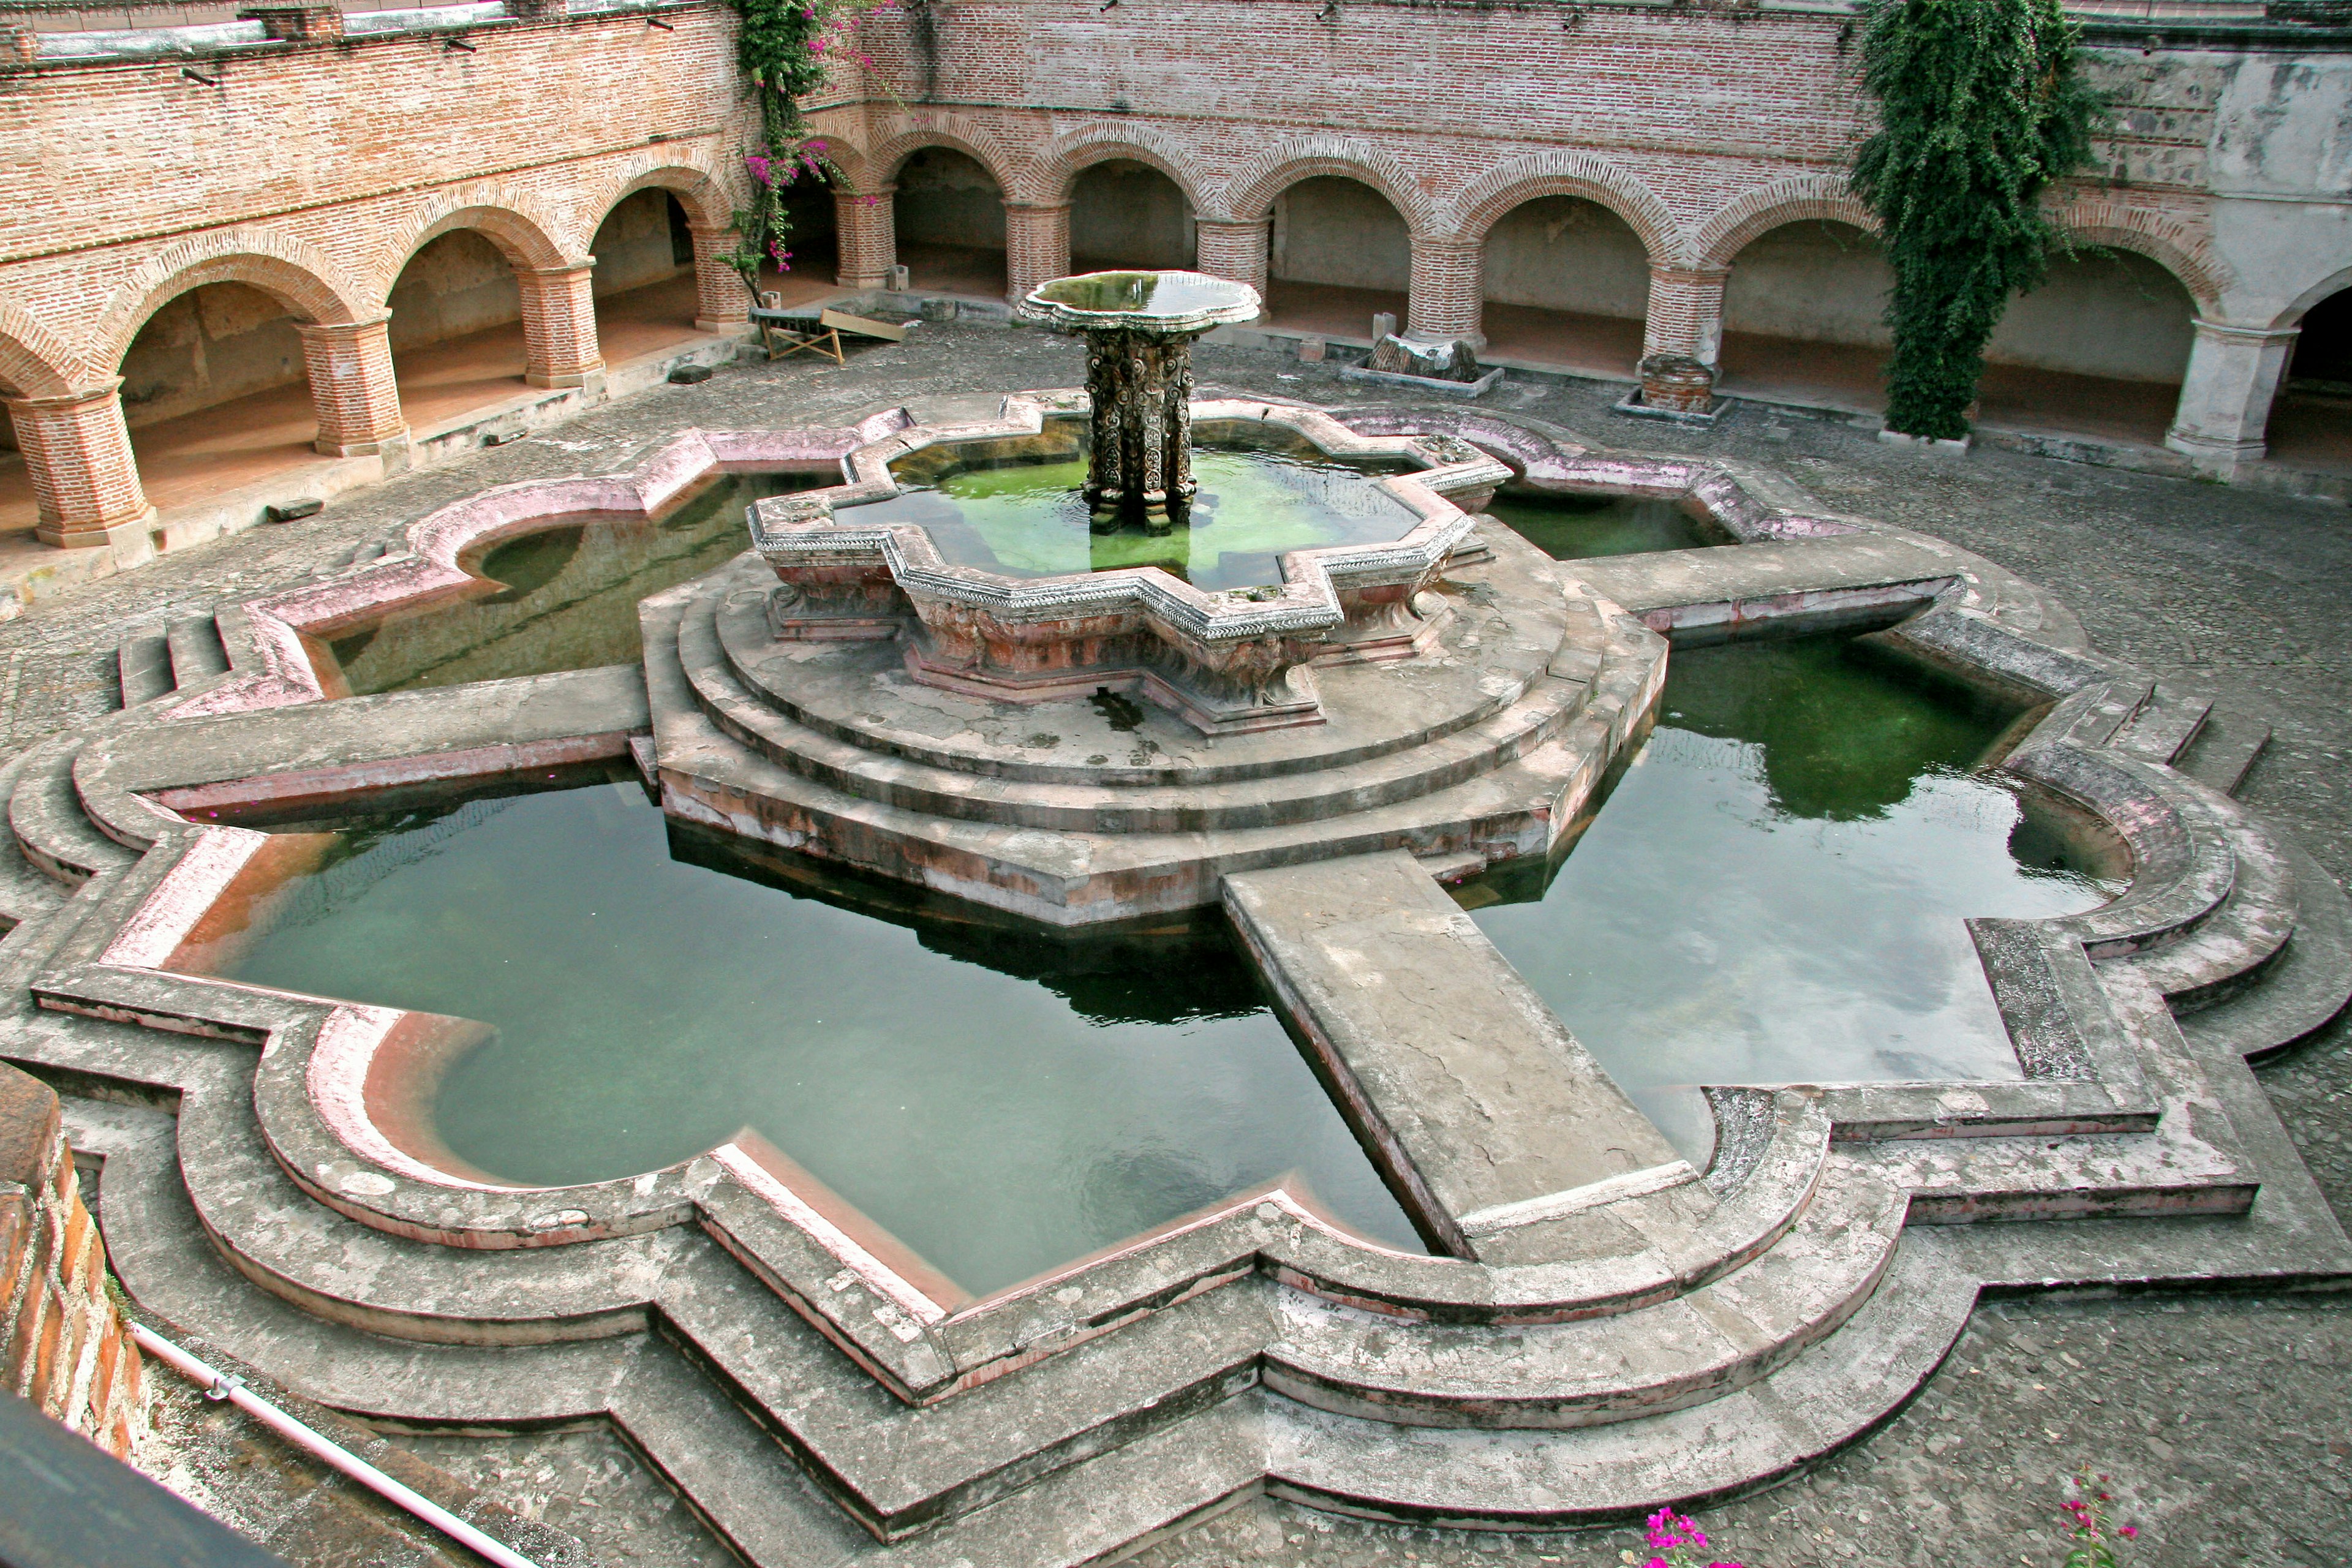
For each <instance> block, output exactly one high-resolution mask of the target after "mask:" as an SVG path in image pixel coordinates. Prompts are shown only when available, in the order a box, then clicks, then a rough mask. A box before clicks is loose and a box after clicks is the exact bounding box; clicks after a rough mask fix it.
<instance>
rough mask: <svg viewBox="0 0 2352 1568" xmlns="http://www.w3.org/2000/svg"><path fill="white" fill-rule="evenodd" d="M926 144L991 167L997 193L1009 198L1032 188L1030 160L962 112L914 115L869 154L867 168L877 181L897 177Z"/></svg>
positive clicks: (878, 182)
mask: <svg viewBox="0 0 2352 1568" xmlns="http://www.w3.org/2000/svg"><path fill="white" fill-rule="evenodd" d="M926 147H944V148H946V149H947V150H948V151H949V152H950V153H962V154H963V155H964V156H965V157H967V158H970V159H971V161H972V162H973V163H978V164H979V165H980V166H981V167H982V168H983V169H985V170H987V171H988V177H989V178H990V179H992V180H994V181H995V182H996V190H997V194H998V195H1000V196H1002V197H1003V199H1004V200H1006V201H1008V202H1009V201H1011V200H1013V192H1015V191H1020V190H1026V189H1027V188H1028V184H1029V182H1027V181H1026V180H1024V179H1023V178H1022V175H1023V174H1024V172H1025V168H1026V165H1027V163H1029V160H1028V159H1026V158H1024V157H1022V156H1021V155H1020V154H1019V153H1015V152H1013V149H1011V148H1010V147H1007V146H1005V145H1004V144H1003V142H1000V141H998V140H997V138H996V136H995V135H994V133H993V132H990V131H989V129H988V128H987V127H986V126H983V125H982V124H980V123H979V122H977V121H971V120H968V119H966V118H965V117H964V116H962V115H961V114H928V113H918V114H916V115H915V116H913V117H912V119H911V120H909V121H908V122H907V124H906V125H905V127H904V128H903V129H901V130H900V131H898V132H897V133H896V134H895V135H893V136H891V137H890V138H888V139H887V141H885V142H882V144H881V145H880V146H878V147H877V148H875V149H874V151H873V152H872V153H871V154H869V155H868V158H867V161H866V168H867V170H868V172H869V173H870V174H872V175H873V176H874V183H875V184H887V183H889V182H891V181H894V180H896V179H897V178H898V166H899V165H900V164H902V163H905V162H906V161H907V160H908V159H909V158H911V157H913V156H914V155H915V154H916V153H919V152H921V151H922V150H923V149H924V148H926Z"/></svg>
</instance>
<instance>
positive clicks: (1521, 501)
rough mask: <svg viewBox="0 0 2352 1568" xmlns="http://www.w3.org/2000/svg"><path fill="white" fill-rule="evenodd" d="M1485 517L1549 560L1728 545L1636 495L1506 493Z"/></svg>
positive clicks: (1711, 530) (1726, 538)
mask: <svg viewBox="0 0 2352 1568" xmlns="http://www.w3.org/2000/svg"><path fill="white" fill-rule="evenodd" d="M1486 515H1487V516H1488V517H1491V518H1494V519H1495V520H1496V521H1499V522H1503V523H1507V524H1508V525H1509V526H1510V527H1511V528H1512V529H1513V530H1515V531H1517V532H1518V533H1519V534H1520V535H1522V536H1523V537H1525V538H1526V539H1527V541H1528V542H1529V543H1530V544H1533V545H1534V546H1535V547H1536V548H1537V549H1538V550H1540V551H1542V552H1544V553H1545V554H1547V555H1549V556H1550V557H1551V558H1552V559H1553V560H1555V561H1585V560H1590V559H1591V558H1592V557H1594V556H1598V555H1639V554H1643V553H1646V552H1649V551H1653V550H1698V549H1703V548H1706V547H1707V546H1709V545H1717V544H1729V543H1732V542H1733V540H1732V538H1731V536H1730V535H1729V534H1727V533H1725V532H1723V531H1719V530H1718V529H1717V528H1716V527H1714V526H1713V525H1712V524H1708V523H1703V522H1701V521H1698V520H1697V519H1696V518H1694V517H1692V516H1690V515H1689V514H1688V513H1686V512H1685V511H1684V510H1682V509H1681V508H1680V507H1678V506H1676V505H1675V503H1674V502H1672V501H1665V500H1644V499H1643V498H1642V497H1640V496H1571V495H1558V494H1549V493H1542V492H1538V491H1533V490H1508V489H1507V490H1504V491H1502V492H1501V493H1500V494H1498V495H1496V497H1495V499H1494V500H1492V501H1489V502H1488V503H1487V505H1486Z"/></svg>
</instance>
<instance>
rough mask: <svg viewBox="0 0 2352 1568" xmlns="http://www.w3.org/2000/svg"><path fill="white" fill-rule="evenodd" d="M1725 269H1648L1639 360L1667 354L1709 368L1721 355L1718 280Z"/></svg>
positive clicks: (1657, 266) (1720, 281) (1658, 266)
mask: <svg viewBox="0 0 2352 1568" xmlns="http://www.w3.org/2000/svg"><path fill="white" fill-rule="evenodd" d="M1730 273H1731V269H1730V268H1727V267H1673V266H1667V265H1664V264H1663V263H1657V262H1653V263H1652V264H1651V266H1650V308H1649V310H1648V312H1647V314H1646V315H1645V316H1644V318H1643V322H1642V357H1643V358H1644V359H1647V358H1650V357H1651V356H1653V355H1655V354H1672V355H1675V356H1677V357H1680V358H1683V359H1694V360H1696V361H1698V363H1701V364H1704V365H1709V366H1712V365H1713V364H1715V363H1716V362H1717V359H1718V358H1719V357H1720V356H1721V354H1722V352H1723V280H1724V279H1726V278H1727V277H1728V276H1730Z"/></svg>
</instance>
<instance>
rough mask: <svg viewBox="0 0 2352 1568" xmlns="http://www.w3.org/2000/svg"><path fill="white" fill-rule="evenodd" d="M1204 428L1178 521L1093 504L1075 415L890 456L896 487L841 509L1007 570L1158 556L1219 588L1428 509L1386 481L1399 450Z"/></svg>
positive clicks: (1373, 536)
mask: <svg viewBox="0 0 2352 1568" xmlns="http://www.w3.org/2000/svg"><path fill="white" fill-rule="evenodd" d="M1281 433H1282V434H1288V433H1287V432H1281ZM1202 435H1203V437H1210V438H1212V439H1207V440H1204V441H1203V444H1202V446H1200V447H1196V448H1195V449H1194V451H1193V454H1192V473H1193V477H1194V478H1195V479H1196V480H1197V481H1198V483H1199V486H1200V488H1199V489H1198V491H1197V492H1196V493H1195V494H1194V495H1193V497H1192V500H1191V502H1190V504H1189V506H1188V507H1187V508H1186V520H1185V521H1184V522H1183V523H1182V524H1181V526H1170V527H1166V528H1158V529H1155V528H1152V527H1150V526H1148V525H1147V524H1146V523H1145V522H1144V521H1141V520H1140V519H1133V520H1122V521H1118V522H1116V523H1112V524H1108V525H1107V524H1105V523H1103V522H1102V521H1098V520H1097V518H1096V517H1095V515H1094V512H1093V509H1092V508H1091V506H1090V505H1089V504H1088V502H1087V498H1086V494H1085V490H1086V480H1087V451H1086V448H1087V437H1086V432H1085V428H1084V426H1083V425H1081V424H1080V423H1079V422H1078V421H1076V420H1055V421H1051V422H1049V423H1048V424H1047V426H1046V427H1045V430H1044V431H1043V432H1041V434H1040V435H1039V437H1037V438H1036V440H1035V441H1034V443H1018V444H1013V443H997V442H971V443H963V444H958V445H942V446H940V447H929V448H926V449H924V450H923V451H920V452H917V453H913V454H910V455H909V456H908V457H905V458H899V459H898V460H897V461H896V462H894V463H892V464H891V465H890V473H891V477H892V478H893V479H895V480H897V482H898V494H896V495H894V496H891V497H889V498H888V499H887V500H877V501H872V502H868V503H866V505H864V506H861V507H859V508H857V509H856V512H855V513H854V514H851V513H845V514H844V515H845V516H854V517H855V519H856V521H860V522H866V523H885V524H895V523H911V524H913V525H915V526H917V527H919V528H921V529H922V530H924V531H925V532H927V533H928V534H929V536H930V540H931V542H932V544H933V545H934V546H936V547H937V549H938V550H939V552H940V558H941V559H942V560H944V561H946V562H947V563H950V564H951V565H955V566H969V567H973V568H977V569H979V570H981V571H984V572H989V573H992V574H999V575H1002V576H1007V577H1022V578H1038V577H1061V576H1070V575H1076V574H1086V573H1096V572H1119V571H1126V570H1129V569H1130V568H1133V567H1140V566H1151V567H1157V568H1159V569H1160V571H1162V572H1165V573H1167V574H1169V575H1170V576H1171V577H1174V578H1176V579H1177V580H1178V581H1180V582H1183V583H1187V584H1191V585H1192V586H1193V587H1196V588H1200V589H1203V590H1206V591H1210V592H1218V591H1223V590H1229V589H1247V588H1261V587H1265V588H1278V587H1280V586H1281V584H1282V582H1283V569H1282V557H1283V556H1285V555H1286V554H1289V553H1290V552H1293V551H1299V550H1321V549H1328V548H1330V547H1333V546H1339V545H1360V544H1393V543H1395V542H1397V541H1398V540H1400V539H1402V538H1403V537H1404V536H1405V535H1406V534H1407V533H1410V532H1411V531H1412V530H1413V529H1414V528H1415V527H1417V526H1418V525H1419V524H1420V522H1421V521H1422V513H1421V512H1419V511H1417V510H1414V509H1413V508H1412V506H1410V505H1408V504H1407V503H1406V502H1405V501H1404V500H1402V499H1401V498H1399V497H1398V496H1397V495H1396V494H1394V493H1393V492H1391V491H1390V490H1388V489H1384V488H1382V486H1381V483H1380V478H1379V477H1380V476H1381V475H1383V474H1390V473H1397V472H1401V471H1403V470H1404V468H1406V465H1405V464H1404V463H1403V462H1402V461H1401V460H1399V459H1396V458H1386V459H1381V458H1366V459H1360V460H1355V461H1349V460H1346V459H1342V458H1332V457H1328V456H1326V455H1324V454H1322V453H1320V452H1318V451H1317V450H1316V449H1315V448H1314V447H1312V446H1311V445H1309V444H1307V442H1305V441H1283V442H1279V443H1277V442H1276V441H1272V440H1268V439H1265V438H1264V437H1260V438H1259V439H1257V440H1255V441H1252V440H1250V439H1249V438H1248V437H1246V436H1245V435H1244V433H1243V432H1241V431H1240V430H1238V429H1236V428H1234V426H1232V425H1231V424H1230V423H1229V424H1227V425H1225V426H1219V427H1213V428H1211V429H1210V430H1206V431H1203V432H1202ZM1008 447H1013V448H1017V449H1008Z"/></svg>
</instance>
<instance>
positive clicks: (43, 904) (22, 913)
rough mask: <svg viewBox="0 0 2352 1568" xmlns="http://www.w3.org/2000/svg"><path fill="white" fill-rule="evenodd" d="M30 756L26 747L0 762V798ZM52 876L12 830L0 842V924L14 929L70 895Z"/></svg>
mask: <svg viewBox="0 0 2352 1568" xmlns="http://www.w3.org/2000/svg"><path fill="white" fill-rule="evenodd" d="M32 756H33V750H32V749H27V750H26V751H22V752H17V753H16V755H15V756H13V757H10V758H9V759H8V760H7V762H6V763H0V800H5V799H8V798H11V797H13V796H14V795H15V794H16V781H17V779H18V777H19V776H20V775H21V774H22V773H24V771H25V768H26V763H28V762H29V761H30V760H31V758H32ZM70 896H71V895H69V894H68V892H67V890H66V889H64V888H63V887H61V886H59V885H58V879H57V878H56V877H54V876H53V875H51V874H50V873H49V872H47V870H45V869H43V868H41V867H39V866H37V865H36V864H35V863H34V862H33V861H32V860H31V859H30V858H27V857H26V854H25V853H24V851H23V849H22V848H21V847H19V846H18V844H17V843H16V837H15V836H14V835H13V834H12V835H11V836H10V837H8V838H7V839H6V840H5V842H0V926H5V927H6V928H7V929H9V930H12V931H13V930H14V929H15V928H16V927H17V926H18V925H21V924H22V923H24V922H25V921H29V920H34V919H37V918H38V917H39V916H42V915H46V914H48V913H51V912H53V911H54V910H58V909H59V908H61V907H63V905H64V904H65V902H66V900H67V899H68V897H70Z"/></svg>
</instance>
